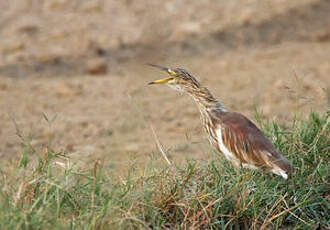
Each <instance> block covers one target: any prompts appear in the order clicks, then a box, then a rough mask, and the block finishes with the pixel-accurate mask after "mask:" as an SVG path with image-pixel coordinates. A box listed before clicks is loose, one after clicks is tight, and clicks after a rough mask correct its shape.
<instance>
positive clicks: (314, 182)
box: [0, 113, 330, 230]
mask: <svg viewBox="0 0 330 230" xmlns="http://www.w3.org/2000/svg"><path fill="white" fill-rule="evenodd" d="M329 120H330V118H329V115H328V114H324V115H322V116H320V115H318V114H316V113H311V114H310V116H309V118H308V119H307V120H299V119H296V120H295V121H294V122H293V123H292V125H291V126H290V127H284V126H281V125H278V124H277V123H275V122H268V121H267V122H264V121H262V120H261V119H259V122H260V126H261V127H262V128H263V130H264V132H265V134H266V135H267V136H268V137H269V138H270V139H271V140H272V141H273V143H274V144H275V145H276V147H277V148H278V149H279V150H280V151H281V152H283V153H284V155H286V156H287V157H288V159H289V160H290V162H291V163H292V165H293V166H294V169H295V173H294V174H293V175H291V176H290V178H289V179H288V180H283V179H282V178H281V177H279V176H275V175H272V174H270V173H269V172H267V171H258V170H256V171H253V170H247V169H241V170H240V171H235V170H234V169H233V167H232V166H231V164H230V163H228V162H227V161H225V160H224V159H223V158H220V157H218V156H214V157H211V159H210V160H209V161H206V162H195V161H187V163H186V164H185V165H184V166H175V170H173V168H172V166H166V165H165V164H164V165H165V166H163V167H162V168H159V167H154V166H153V164H152V163H150V164H147V165H149V167H146V168H145V169H144V171H142V172H141V170H139V169H138V168H136V167H132V168H131V170H130V171H129V172H128V173H127V175H125V177H124V179H120V178H118V177H115V176H113V175H112V171H111V169H109V168H106V167H103V166H102V164H101V162H98V161H96V162H94V164H93V165H92V166H91V168H90V169H80V168H78V167H77V166H76V165H75V164H74V163H73V162H72V161H71V160H70V159H69V158H68V157H67V156H66V155H65V154H63V153H61V152H57V151H56V150H54V149H52V148H50V147H48V148H46V149H42V150H35V149H32V148H30V147H29V145H25V147H24V148H23V151H22V152H23V153H22V157H21V160H20V162H18V163H17V166H16V167H14V169H12V170H11V171H6V172H5V171H0V173H1V188H0V229H261V230H262V229H317V228H318V229H328V228H330V223H329V220H330V216H329V208H330V207H329V200H330V197H329V191H330V186H329V167H328V162H329V152H330V125H329Z"/></svg>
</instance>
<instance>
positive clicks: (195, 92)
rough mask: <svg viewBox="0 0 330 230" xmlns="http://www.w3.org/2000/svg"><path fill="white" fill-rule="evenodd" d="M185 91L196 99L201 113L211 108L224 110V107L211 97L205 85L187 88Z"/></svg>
mask: <svg viewBox="0 0 330 230" xmlns="http://www.w3.org/2000/svg"><path fill="white" fill-rule="evenodd" d="M187 93H188V94H189V95H190V96H191V97H192V98H193V99H194V101H196V103H197V105H198V107H199V109H200V111H201V113H203V112H210V111H212V110H220V111H222V112H225V111H226V108H225V107H224V106H223V105H222V104H221V103H220V102H219V101H218V100H217V99H216V98H214V97H213V95H212V94H211V92H210V91H209V90H208V89H207V88H206V87H199V88H196V89H191V90H188V91H187Z"/></svg>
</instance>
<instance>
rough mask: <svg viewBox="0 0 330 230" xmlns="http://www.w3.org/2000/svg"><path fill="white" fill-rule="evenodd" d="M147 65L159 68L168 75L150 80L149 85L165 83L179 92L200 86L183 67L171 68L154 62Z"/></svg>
mask: <svg viewBox="0 0 330 230" xmlns="http://www.w3.org/2000/svg"><path fill="white" fill-rule="evenodd" d="M149 65H150V66H153V67H156V68H158V69H161V70H163V71H165V72H167V74H168V75H169V76H167V77H166V78H163V79H160V80H156V81H153V82H150V83H149V85H155V84H167V85H168V86H169V87H171V88H172V89H174V90H177V91H179V92H189V91H193V90H195V89H198V88H200V84H199V82H198V81H197V80H196V79H195V78H194V77H193V76H191V75H190V74H189V73H188V72H187V71H186V70H184V69H181V68H174V69H171V68H167V67H163V66H159V65H154V64H149Z"/></svg>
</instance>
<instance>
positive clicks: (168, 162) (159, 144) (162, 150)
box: [149, 123, 172, 166]
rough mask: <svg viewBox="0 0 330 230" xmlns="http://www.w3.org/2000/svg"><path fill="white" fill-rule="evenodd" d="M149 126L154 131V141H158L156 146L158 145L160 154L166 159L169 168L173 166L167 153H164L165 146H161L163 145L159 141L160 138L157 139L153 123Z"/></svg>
mask: <svg viewBox="0 0 330 230" xmlns="http://www.w3.org/2000/svg"><path fill="white" fill-rule="evenodd" d="M149 125H150V128H151V131H152V134H153V136H154V139H155V141H156V144H157V147H158V149H159V151H160V153H161V154H162V156H163V158H164V159H165V161H166V163H167V164H168V165H169V166H172V163H171V162H170V160H169V159H168V157H167V156H166V153H165V151H164V148H163V146H162V145H161V143H160V141H159V139H158V137H157V134H156V132H155V129H154V127H153V126H152V124H151V123H149Z"/></svg>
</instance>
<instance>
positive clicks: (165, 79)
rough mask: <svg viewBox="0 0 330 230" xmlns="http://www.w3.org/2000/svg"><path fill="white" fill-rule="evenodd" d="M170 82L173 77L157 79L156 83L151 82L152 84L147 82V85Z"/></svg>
mask: <svg viewBox="0 0 330 230" xmlns="http://www.w3.org/2000/svg"><path fill="white" fill-rule="evenodd" d="M170 80H173V77H167V78H164V79H159V80H156V81H152V82H149V83H148V85H154V84H165V83H167V82H168V81H170Z"/></svg>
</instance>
